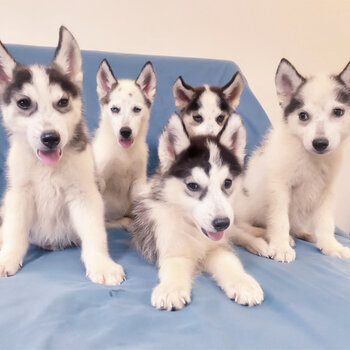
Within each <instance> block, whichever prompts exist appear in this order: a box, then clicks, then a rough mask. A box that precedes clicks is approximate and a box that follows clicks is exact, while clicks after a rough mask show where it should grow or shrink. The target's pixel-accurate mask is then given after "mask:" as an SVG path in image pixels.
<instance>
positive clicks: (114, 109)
mask: <svg viewBox="0 0 350 350" xmlns="http://www.w3.org/2000/svg"><path fill="white" fill-rule="evenodd" d="M111 111H112V113H119V112H120V108H118V107H112V108H111Z"/></svg>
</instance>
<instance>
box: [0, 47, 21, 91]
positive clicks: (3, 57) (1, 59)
mask: <svg viewBox="0 0 350 350" xmlns="http://www.w3.org/2000/svg"><path fill="white" fill-rule="evenodd" d="M16 65H17V63H16V61H15V60H14V58H13V57H12V56H11V55H10V53H9V52H8V51H7V50H6V48H5V46H4V45H3V44H2V42H1V41H0V89H2V88H3V87H4V86H6V85H7V84H8V83H10V82H11V81H12V77H13V70H14V69H15V67H16Z"/></svg>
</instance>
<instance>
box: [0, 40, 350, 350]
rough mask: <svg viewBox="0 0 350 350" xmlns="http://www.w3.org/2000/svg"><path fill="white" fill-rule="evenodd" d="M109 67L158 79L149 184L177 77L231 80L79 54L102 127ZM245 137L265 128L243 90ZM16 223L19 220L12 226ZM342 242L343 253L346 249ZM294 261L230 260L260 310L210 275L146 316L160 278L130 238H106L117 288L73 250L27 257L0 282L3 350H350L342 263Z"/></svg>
mask: <svg viewBox="0 0 350 350" xmlns="http://www.w3.org/2000/svg"><path fill="white" fill-rule="evenodd" d="M9 50H10V51H11V53H12V54H13V55H14V57H15V58H16V59H17V60H18V61H20V62H22V63H34V62H35V63H43V64H48V63H49V62H50V60H51V58H52V56H53V52H54V49H52V48H38V47H28V46H14V45H9ZM104 57H107V58H108V60H109V61H110V63H111V66H112V68H113V70H114V73H115V75H116V77H117V78H136V77H137V75H138V73H139V71H140V69H141V67H142V66H143V64H144V63H145V62H146V61H147V60H151V61H152V63H153V64H154V68H155V71H156V73H157V79H158V84H157V94H156V99H155V103H154V106H153V109H152V116H151V122H150V131H149V135H148V142H149V145H150V166H149V172H150V173H151V172H152V171H153V170H154V168H155V166H156V163H157V157H156V147H157V139H158V136H159V133H160V131H161V129H162V127H163V126H164V124H165V123H166V120H167V119H168V117H169V116H170V114H171V113H172V112H173V111H174V110H175V106H174V101H173V97H172V83H173V82H174V81H175V79H176V78H177V77H178V76H179V75H182V76H183V77H184V79H185V81H186V82H188V83H189V84H191V85H200V84H203V83H209V84H217V85H224V84H225V83H227V82H228V81H229V80H230V78H231V77H232V75H233V74H234V73H235V71H236V70H237V66H236V65H235V64H233V63H232V62H227V61H215V60H200V59H184V58H173V57H149V56H138V55H122V54H111V53H102V52H88V51H84V52H83V62H84V63H83V69H84V101H85V116H86V117H87V120H88V125H89V128H90V130H91V132H93V131H94V129H95V128H96V126H97V124H98V115H99V111H98V103H97V96H96V92H95V91H96V81H95V75H96V71H97V67H98V65H99V63H100V61H101V60H102V59H103V58H104ZM238 111H239V113H240V114H241V115H242V117H243V119H244V122H245V124H246V126H247V132H248V147H247V148H248V150H249V151H250V150H252V149H253V148H254V147H255V145H256V144H257V143H258V142H259V141H260V139H261V137H262V135H263V134H264V133H265V131H266V129H267V128H268V126H269V122H268V119H267V117H266V115H265V113H264V111H263V110H262V108H261V106H260V105H259V103H258V102H257V100H256V99H255V97H254V96H253V94H252V92H251V91H250V90H249V87H248V86H246V87H245V89H244V92H243V95H242V98H241V103H240V105H239V108H238ZM7 147H8V144H7V141H6V136H5V132H4V130H3V129H2V128H0V191H1V192H2V191H3V189H4V186H5V177H4V159H5V156H6V152H7ZM19 219H20V218H19ZM337 237H338V239H339V240H340V241H341V242H342V243H343V244H346V245H348V246H350V240H349V238H348V237H347V236H346V235H344V234H339V235H338V236H337ZM296 243H297V244H296V252H297V258H296V261H295V262H293V263H291V264H281V263H278V262H275V261H273V260H268V259H264V258H260V257H257V256H255V255H252V254H250V253H248V252H246V251H245V250H243V249H241V248H236V251H237V254H238V255H239V257H240V258H241V260H242V262H243V264H244V266H245V268H246V270H247V272H249V273H250V274H252V275H253V276H254V277H255V278H256V279H257V280H258V281H259V282H260V284H261V286H262V288H263V290H264V292H265V301H264V302H263V304H262V305H260V306H257V307H253V308H248V307H244V306H240V305H237V304H235V303H234V302H232V301H230V300H229V299H228V298H226V296H225V295H224V293H223V292H222V291H221V290H220V288H219V287H218V286H217V285H216V283H215V282H214V281H212V280H211V279H210V278H209V277H208V275H206V274H203V275H200V276H198V277H197V278H196V280H195V283H194V287H193V293H192V302H191V304H190V305H189V306H188V307H186V308H185V309H184V310H182V311H177V312H164V311H158V310H155V309H153V308H152V306H151V305H150V296H151V291H152V288H153V287H154V286H155V285H156V284H157V269H156V268H155V267H154V266H153V265H151V264H149V263H148V262H146V261H145V260H144V259H143V258H142V257H141V256H140V255H139V254H138V253H137V252H136V251H135V250H134V249H133V248H132V247H130V241H129V237H128V234H127V233H126V232H125V231H122V230H111V231H109V246H110V253H111V256H112V257H113V259H115V260H116V261H117V262H118V263H120V264H122V265H123V267H124V269H125V271H126V274H127V278H128V279H127V281H126V282H124V283H123V284H122V285H120V286H115V287H107V286H102V285H97V284H93V283H92V282H90V281H89V280H88V279H87V278H86V277H85V269H84V266H83V264H82V263H81V261H80V249H79V248H70V249H66V250H64V251H59V252H46V251H44V250H42V249H40V248H38V247H34V246H31V247H30V249H29V251H28V254H27V255H26V258H25V261H24V265H23V268H22V269H21V270H20V271H19V272H18V273H17V274H16V275H15V276H13V277H10V278H4V279H0V310H1V313H0V348H1V349H122V348H132V349H236V348H237V349H282V348H283V349H306V348H307V349H347V348H349V347H350V331H349V330H350V300H349V299H350V261H343V260H339V259H336V258H332V257H326V256H324V255H322V254H321V253H320V252H319V251H318V250H317V249H316V248H315V247H314V246H313V245H312V244H310V243H307V242H303V241H299V240H297V242H296Z"/></svg>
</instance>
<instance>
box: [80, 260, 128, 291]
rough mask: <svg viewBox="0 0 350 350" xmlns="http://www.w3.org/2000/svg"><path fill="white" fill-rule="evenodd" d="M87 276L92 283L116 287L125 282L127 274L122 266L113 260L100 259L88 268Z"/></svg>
mask: <svg viewBox="0 0 350 350" xmlns="http://www.w3.org/2000/svg"><path fill="white" fill-rule="evenodd" d="M86 276H87V277H88V278H90V280H91V281H92V282H95V283H99V284H106V285H109V286H114V285H116V284H121V283H122V282H123V281H125V279H126V277H125V273H124V270H123V268H122V266H121V265H119V264H116V263H115V262H114V261H113V260H112V259H111V258H109V257H104V258H98V259H96V261H94V262H93V263H92V264H90V265H89V267H87V268H86Z"/></svg>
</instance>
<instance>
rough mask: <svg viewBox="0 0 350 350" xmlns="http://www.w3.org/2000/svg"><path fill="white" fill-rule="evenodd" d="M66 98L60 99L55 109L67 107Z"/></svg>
mask: <svg viewBox="0 0 350 350" xmlns="http://www.w3.org/2000/svg"><path fill="white" fill-rule="evenodd" d="M68 102H69V100H68V98H61V99H60V100H59V101H58V102H57V107H67V106H68Z"/></svg>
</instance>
